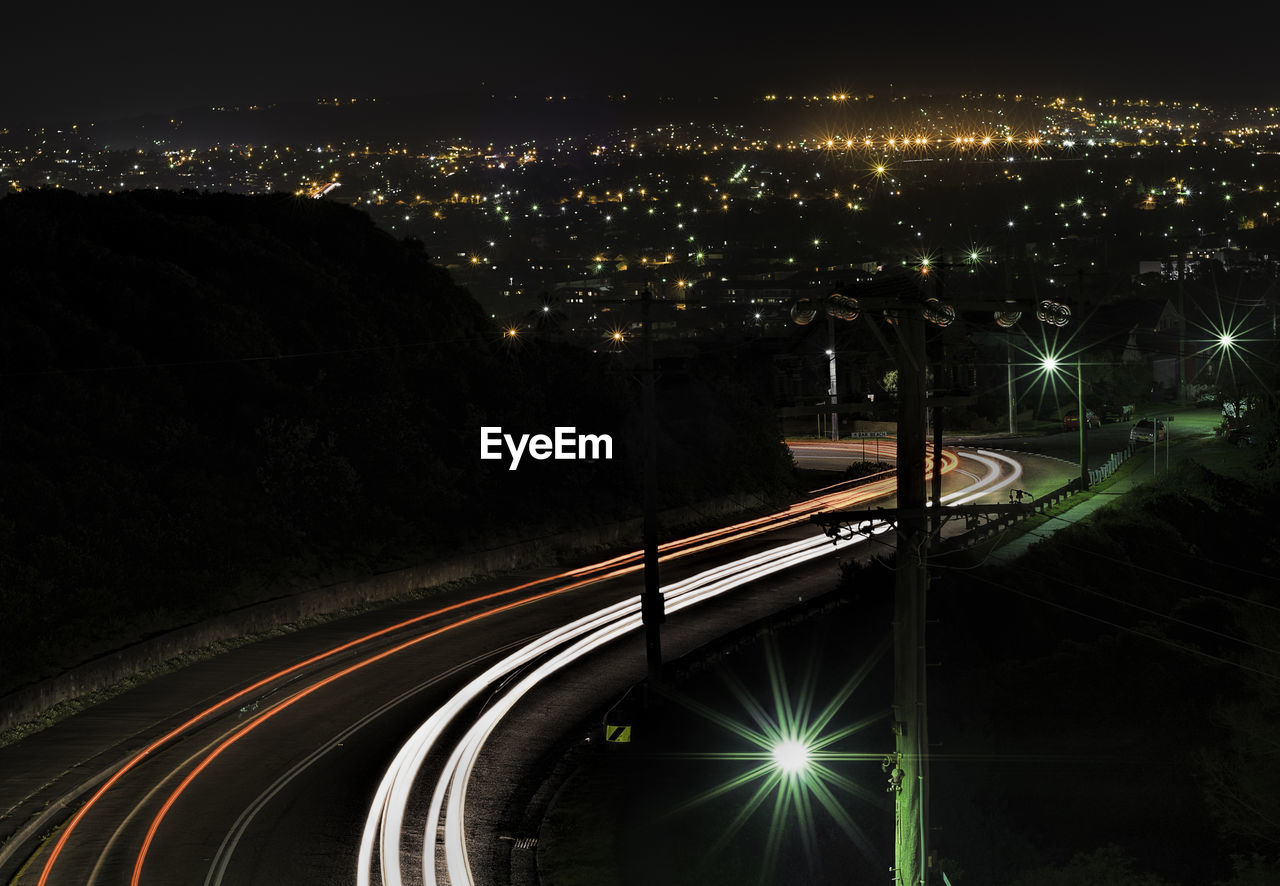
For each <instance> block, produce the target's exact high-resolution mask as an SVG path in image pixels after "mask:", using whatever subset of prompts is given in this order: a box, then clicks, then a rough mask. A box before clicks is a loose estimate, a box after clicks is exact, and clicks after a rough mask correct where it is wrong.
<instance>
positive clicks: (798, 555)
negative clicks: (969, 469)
mask: <svg viewBox="0 0 1280 886" xmlns="http://www.w3.org/2000/svg"><path fill="white" fill-rule="evenodd" d="M952 455H954V453H952ZM966 457H969V458H972V459H973V460H975V461H977V462H978V463H979V464H981V465H982V466H983V467H985V468H986V470H987V473H986V475H985V476H984V477H983V478H982V479H981V480H980V481H978V483H976V484H975V486H971V487H968V488H966V489H963V490H960V491H958V492H954V493H951V494H949V495H947V496H944V497H943V499H942V500H943V501H944V502H946V503H948V504H962V503H967V502H970V501H973V500H975V499H977V498H981V497H983V496H985V495H989V494H991V493H993V492H997V491H999V490H1000V489H1003V488H1004V487H1006V486H1008V485H1010V484H1012V483H1013V482H1015V481H1016V480H1017V479H1018V478H1019V477H1020V476H1021V471H1022V469H1021V466H1020V465H1019V464H1018V463H1017V462H1016V461H1015V460H1013V459H1011V458H1008V457H1007V456H1003V455H1000V454H998V453H993V452H988V451H985V450H984V451H981V452H980V453H979V454H967V456H966ZM956 461H957V463H958V457H957V459H956ZM1003 465H1010V466H1012V468H1013V470H1012V471H1011V472H1010V473H1009V474H1008V475H1006V476H1004V477H1002V476H1001V474H1002V473H1003ZM952 467H955V464H954V463H953V464H952ZM889 528H890V527H889V525H888V524H884V523H879V524H874V525H873V526H872V527H870V531H869V534H868V535H855V536H854V537H852V538H848V539H840V540H835V541H833V540H832V539H830V538H828V537H827V536H825V535H820V536H815V537H812V538H808V539H803V540H800V541H797V542H791V543H789V544H785V545H781V546H779V547H776V548H773V549H770V550H767V551H763V552H759V553H756V554H752V555H750V556H747V557H743V558H740V559H738V560H735V561H733V562H731V563H728V564H723V565H721V566H717V567H715V568H713V569H709V570H706V571H704V572H702V573H699V574H697V575H695V576H693V577H691V578H687V579H684V580H682V581H680V582H675V583H673V584H671V585H668V586H667V587H665V588H663V595H664V598H665V609H666V611H667V612H668V613H671V612H676V611H679V610H681V609H684V608H686V607H688V606H692V605H694V604H696V603H699V602H702V601H704V600H707V599H710V598H712V597H715V596H719V595H721V594H725V593H728V592H729V591H731V590H734V589H735V588H738V587H741V586H742V585H745V584H748V583H750V582H753V581H756V580H758V579H760V578H762V577H764V576H766V575H769V574H772V573H775V572H780V571H782V570H785V569H788V568H791V567H793V566H796V565H799V564H801V563H804V562H808V561H809V560H813V559H816V558H818V557H822V556H826V555H828V554H830V553H833V552H834V551H836V550H842V549H847V548H848V547H850V546H852V545H855V544H859V543H861V542H864V541H866V540H867V539H868V538H869V537H870V536H871V535H875V534H879V533H882V532H885V531H887V530H888V529H889ZM640 626H641V615H640V598H639V597H638V596H637V597H633V598H631V599H629V600H626V601H623V602H621V603H617V604H614V605H613V606H610V607H607V608H605V609H601V610H600V611H598V612H595V613H592V614H591V615H588V616H585V617H583V618H580V619H578V620H576V621H574V622H572V623H570V624H568V625H565V626H564V627H562V628H560V629H558V630H556V631H552V632H551V633H548V634H547V635H545V636H544V637H541V638H539V639H538V640H535V641H533V642H531V643H529V644H528V645H527V646H525V647H524V648H523V649H521V650H520V651H518V652H516V653H514V654H512V655H510V656H508V657H507V658H506V659H504V660H503V661H501V662H499V663H497V664H495V665H494V666H493V667H492V668H490V669H489V670H488V671H486V672H485V673H484V674H482V675H480V676H479V677H477V678H476V679H475V680H473V681H472V682H471V683H470V684H468V685H467V687H465V688H464V689H463V690H462V691H460V692H459V693H457V694H456V695H455V696H454V697H453V698H452V699H450V701H449V702H448V703H447V704H446V705H444V706H442V707H441V708H439V709H438V710H437V711H436V712H435V713H433V714H432V716H431V717H429V718H428V719H427V720H426V721H425V722H424V723H423V724H422V725H421V726H420V727H419V728H418V729H417V730H416V731H415V732H414V734H413V736H412V737H411V738H410V739H409V740H408V741H407V742H406V743H405V744H404V745H403V746H402V747H401V749H400V752H399V753H398V754H397V755H396V758H395V760H394V761H393V762H392V764H391V766H390V767H388V769H387V771H386V773H385V774H384V776H383V778H382V781H381V782H380V783H379V786H378V791H377V793H376V795H375V799H374V802H373V803H372V805H371V807H370V811H369V815H368V817H367V819H366V822H365V828H364V832H363V835H362V838H361V843H360V855H359V859H358V868H357V875H356V884H357V886H373V861H374V857H375V854H376V857H377V860H378V870H379V873H380V878H379V880H380V883H381V884H382V886H404V878H403V875H402V858H401V856H402V849H401V846H402V842H401V837H402V834H403V830H404V821H405V817H406V814H407V811H408V806H409V803H410V800H411V797H412V795H413V791H414V785H415V784H416V783H417V781H418V779H419V773H420V770H421V767H422V765H423V762H424V761H425V760H426V758H427V755H428V754H429V753H430V751H431V750H432V749H433V748H434V747H436V746H437V745H438V744H439V743H440V741H441V740H442V738H443V736H444V733H445V730H446V729H448V728H450V727H451V726H452V724H453V722H454V720H455V719H456V718H458V717H459V716H460V715H461V714H462V713H463V711H464V710H465V709H466V708H467V707H468V706H469V705H471V704H472V703H473V702H474V701H475V700H476V699H477V698H478V697H479V696H480V695H481V694H482V693H484V692H485V691H486V690H487V691H490V692H498V691H501V686H500V685H499V684H501V683H502V681H503V680H504V679H506V678H507V677H508V676H509V675H510V674H511V673H513V672H515V671H516V670H518V669H520V668H522V667H524V666H526V665H528V664H530V663H532V662H534V661H536V660H537V659H539V658H545V657H547V656H550V658H548V659H547V660H546V661H544V662H542V663H541V664H540V665H538V666H537V667H536V669H535V670H533V671H532V672H531V673H530V674H528V675H526V676H525V677H523V678H522V679H521V680H519V681H518V682H516V683H515V684H514V685H513V686H510V687H508V688H507V689H506V691H505V692H502V694H501V695H500V696H498V698H497V700H496V701H495V700H491V702H490V704H489V706H488V707H487V708H486V709H485V711H484V712H483V713H482V714H481V715H480V716H479V718H478V719H477V720H476V721H475V722H474V723H473V724H472V725H471V726H470V728H468V730H467V732H466V734H465V736H464V737H463V738H462V739H461V740H460V741H459V742H458V743H457V744H456V745H455V746H454V748H453V750H452V752H451V753H450V755H449V758H448V761H447V763H446V764H445V767H444V769H443V771H442V772H441V774H440V775H439V776H438V778H437V780H436V785H435V788H434V790H433V792H432V795H431V802H430V805H429V807H428V813H427V821H426V826H425V834H424V840H423V846H424V847H435V846H436V840H435V838H434V834H435V832H436V831H437V830H438V829H439V828H440V827H441V826H443V831H444V843H443V848H442V849H439V850H435V852H426V851H424V852H423V854H422V857H421V859H419V860H418V863H419V864H420V866H421V872H422V877H423V883H425V884H427V886H437V884H438V878H437V876H436V868H437V864H438V861H439V859H438V858H437V855H436V852H443V856H444V857H443V862H444V864H443V867H444V868H445V870H446V871H447V879H448V883H449V884H450V886H474V878H473V876H472V873H471V868H470V865H469V863H468V860H467V851H466V837H465V833H466V824H465V823H466V792H467V785H468V779H469V776H470V773H471V772H472V770H473V768H474V766H475V763H476V761H477V759H478V758H479V755H480V752H481V750H482V749H483V747H484V744H485V741H486V740H487V739H488V737H489V736H490V735H491V734H492V733H493V731H494V730H495V729H496V728H497V727H498V725H499V723H500V721H501V719H502V718H503V717H504V716H505V715H506V714H507V713H508V712H509V711H510V710H511V709H512V708H513V707H514V706H515V705H516V703H517V702H518V701H519V700H520V698H521V697H523V696H524V695H525V694H526V693H528V692H529V691H530V690H532V689H533V688H534V687H535V686H536V685H537V684H538V683H539V682H541V681H542V680H544V679H546V678H548V677H550V676H552V675H553V674H555V673H556V672H557V671H559V670H560V669H562V668H564V667H567V666H568V665H569V664H571V663H573V662H575V661H577V660H578V659H580V658H582V657H583V656H585V655H587V654H589V653H591V652H592V651H594V650H596V649H598V648H599V647H600V646H602V645H604V644H606V643H609V642H612V641H613V640H616V639H618V638H620V637H623V636H625V635H626V634H628V633H630V632H632V631H635V630H638V629H639V628H640ZM566 644H570V645H566ZM561 647H563V648H561ZM557 649H559V651H558V652H557V651H556V650H557ZM442 812H443V820H442V819H441V814H442Z"/></svg>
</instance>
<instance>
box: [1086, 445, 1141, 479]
mask: <svg viewBox="0 0 1280 886" xmlns="http://www.w3.org/2000/svg"><path fill="white" fill-rule="evenodd" d="M1132 455H1133V445H1132V444H1130V445H1128V446H1126V447H1125V448H1124V449H1122V450H1120V451H1119V452H1113V453H1111V457H1110V458H1109V459H1107V461H1106V463H1105V464H1103V466H1102V467H1100V468H1098V469H1097V470H1092V469H1091V470H1090V471H1089V485H1090V486H1092V485H1093V484H1094V483H1101V482H1102V481H1103V480H1105V479H1107V478H1108V477H1110V476H1111V475H1112V474H1114V473H1115V472H1116V469H1117V468H1119V467H1120V466H1121V465H1122V464H1124V463H1125V462H1126V461H1128V460H1129V458H1130V456H1132Z"/></svg>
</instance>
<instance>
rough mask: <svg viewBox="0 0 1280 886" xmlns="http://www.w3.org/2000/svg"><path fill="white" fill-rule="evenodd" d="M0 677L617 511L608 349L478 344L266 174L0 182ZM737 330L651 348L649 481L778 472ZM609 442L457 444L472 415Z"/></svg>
mask: <svg viewBox="0 0 1280 886" xmlns="http://www.w3.org/2000/svg"><path fill="white" fill-rule="evenodd" d="M0 268H3V272H2V273H3V284H4V285H3V287H2V288H3V290H4V293H5V295H4V309H5V322H4V324H3V325H2V326H0V329H2V330H3V331H2V333H0V335H2V336H3V347H0V361H2V362H0V373H2V377H3V383H2V386H0V387H2V395H0V396H2V401H0V410H2V411H0V427H2V428H3V430H2V431H0V433H2V434H3V438H2V439H3V447H2V450H0V459H2V464H3V493H4V494H3V499H2V500H0V570H2V572H0V582H2V586H0V607H2V608H3V611H4V613H5V618H4V619H3V620H0V674H3V675H4V677H3V679H0V693H2V692H4V691H7V690H10V689H12V688H14V686H16V685H21V683H23V682H27V681H30V680H31V679H34V678H38V677H42V676H47V675H49V674H52V673H55V672H57V671H58V670H61V669H64V668H66V667H68V666H70V665H73V664H75V663H76V662H78V661H81V660H83V659H85V658H87V657H91V656H92V655H93V654H95V653H97V652H100V651H102V650H104V649H107V648H111V647H114V646H119V645H124V644H127V643H128V642H131V641H133V640H136V639H137V638H139V637H141V636H143V635H145V634H147V633H149V632H155V631H158V630H163V629H167V628H170V627H173V626H175V625H178V624H182V623H186V622H189V621H191V620H194V619H198V618H200V617H202V616H205V615H207V614H209V613H212V612H216V611H220V610H224V609H227V608H229V607H233V606H236V605H243V604H244V603H247V602H252V601H254V600H257V599H261V598H263V597H264V596H272V595H277V594H279V593H281V592H282V590H284V589H288V588H290V587H301V586H314V585H315V584H317V583H322V582H323V581H325V580H327V579H331V578H332V577H350V576H354V575H359V574H363V573H367V572H372V571H379V570H383V569H387V568H393V567H397V566H403V565H407V564H410V563H415V562H421V561H423V560H426V559H429V558H430V557H432V556H433V555H438V554H440V553H442V552H450V553H453V552H457V551H459V550H465V549H469V548H484V547H492V546H493V545H495V544H500V543H503V542H507V541H512V540H515V539H517V538H520V537H528V536H537V535H542V534H546V533H547V532H550V531H554V530H556V529H564V528H572V527H574V526H582V525H588V524H591V523H595V522H599V521H600V520H602V519H617V518H621V517H626V516H630V515H632V514H634V513H635V512H636V506H637V503H638V501H639V494H638V476H637V470H636V466H637V465H638V464H639V455H638V450H639V429H640V426H641V425H640V419H639V413H638V406H637V404H638V402H639V395H638V391H637V389H636V385H637V382H636V374H635V372H634V368H635V362H636V358H635V355H633V354H628V353H622V354H613V353H600V354H597V353H593V352H589V351H583V350H580V349H575V348H570V347H567V346H558V345H553V344H546V343H539V342H537V341H532V342H531V341H523V340H522V341H521V342H519V344H518V345H514V346H513V345H510V344H509V343H506V342H504V340H503V338H502V336H501V335H500V334H499V333H498V332H497V331H495V330H494V329H493V328H492V327H491V326H490V325H489V323H488V321H487V319H486V318H485V316H484V315H483V312H482V311H481V309H480V308H479V306H478V305H477V304H476V303H475V301H474V300H473V299H471V297H470V296H469V295H468V294H467V293H466V292H465V291H464V290H462V289H460V288H458V287H457V286H455V285H454V284H453V283H452V281H451V280H450V278H449V276H448V274H447V273H446V272H445V271H444V270H442V269H440V268H439V267H437V266H436V265H434V264H432V262H431V261H430V259H429V257H428V253H427V250H426V247H425V246H424V245H423V244H421V243H419V242H416V241H411V240H410V241H398V240H396V239H394V238H393V237H391V236H389V235H388V234H386V233H384V232H382V231H380V230H379V229H377V228H376V227H375V226H374V225H373V223H372V222H371V221H370V219H369V218H368V217H367V216H365V215H364V214H362V213H360V212H358V211H356V210H353V209H350V208H347V207H343V206H340V205H336V204H331V203H328V202H325V201H314V200H301V199H298V198H294V197H291V196H283V195H271V196H258V197H245V196H236V195H229V194H195V193H180V194H179V193H171V192H133V193H127V194H120V195H114V196H98V197H84V196H77V195H73V194H70V193H65V192H59V191H42V192H34V193H32V192H28V193H23V194H18V195H11V196H9V197H6V198H5V199H3V200H0ZM747 360H749V355H748V354H738V355H734V356H730V357H723V356H721V357H718V358H716V359H715V360H714V361H710V360H701V359H698V358H685V359H682V360H680V361H675V362H673V363H670V364H668V365H664V367H663V374H662V383H661V390H660V396H659V399H660V401H661V404H662V406H661V407H660V415H661V427H662V432H661V436H660V440H661V444H660V445H661V453H662V464H663V482H662V487H663V496H664V500H665V502H666V503H683V502H687V501H692V500H696V499H698V498H702V497H706V496H711V495H718V494H723V493H727V492H733V491H743V490H747V489H753V490H772V491H779V490H782V489H785V488H786V486H787V484H788V483H789V482H790V472H791V465H790V460H789V456H788V455H787V453H786V450H785V448H784V447H783V446H782V445H781V444H780V443H779V442H778V435H777V433H776V427H775V426H774V424H773V422H772V419H771V413H770V412H769V411H768V410H767V409H765V408H764V407H763V405H762V404H761V403H759V402H757V400H756V398H755V396H754V395H753V393H752V392H751V391H749V390H747V389H746V388H745V387H743V386H742V385H741V384H740V383H738V382H736V381H734V380H733V379H735V378H737V377H742V376H744V375H746V373H745V372H744V371H742V366H741V365H739V364H740V363H742V362H743V361H747ZM490 425H496V426H502V427H503V428H504V429H506V430H508V431H509V432H512V433H515V434H517V435H518V434H521V433H531V434H532V433H550V432H551V431H552V429H553V428H554V427H556V426H574V427H577V428H578V429H579V430H580V431H583V432H589V433H594V434H611V435H612V436H613V438H614V441H615V451H614V458H613V460H612V461H597V462H586V461H575V462H558V461H542V462H538V461H534V460H532V459H529V458H525V459H524V460H523V462H522V463H521V466H520V469H519V470H518V471H509V470H507V461H505V460H504V461H481V460H480V458H479V439H480V431H479V429H480V428H481V427H482V426H490Z"/></svg>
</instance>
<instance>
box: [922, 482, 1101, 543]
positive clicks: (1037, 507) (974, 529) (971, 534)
mask: <svg viewBox="0 0 1280 886" xmlns="http://www.w3.org/2000/svg"><path fill="white" fill-rule="evenodd" d="M1079 491H1080V478H1079V477H1074V478H1072V479H1071V480H1070V481H1068V482H1067V483H1064V484H1063V485H1062V486H1059V487H1058V488H1057V489H1055V490H1053V491H1052V492H1048V493H1045V494H1044V495H1042V496H1040V497H1039V498H1037V499H1033V500H1032V501H1029V502H1015V504H1021V505H1022V506H1021V507H1019V508H1010V509H1009V510H1007V511H1004V512H1003V513H1000V514H998V515H994V516H992V517H990V518H988V519H987V520H986V522H982V523H979V524H978V525H975V526H971V527H970V528H969V529H968V530H967V531H965V532H964V533H962V534H960V535H957V536H952V537H951V538H949V539H944V540H943V542H942V546H943V550H944V551H954V550H958V549H960V548H964V547H968V546H970V545H973V544H977V543H978V542H980V541H984V540H985V539H986V538H987V537H988V536H990V535H994V534H995V533H997V532H1003V531H1004V530H1006V529H1008V528H1009V527H1010V526H1012V525H1013V524H1015V523H1017V522H1018V521H1019V520H1025V519H1026V518H1027V517H1030V516H1032V515H1033V514H1043V513H1044V512H1045V511H1047V510H1048V509H1049V508H1051V507H1053V506H1054V505H1056V504H1058V503H1059V502H1060V501H1062V500H1063V499H1066V498H1069V497H1070V496H1072V495H1075V494H1076V493H1077V492H1079Z"/></svg>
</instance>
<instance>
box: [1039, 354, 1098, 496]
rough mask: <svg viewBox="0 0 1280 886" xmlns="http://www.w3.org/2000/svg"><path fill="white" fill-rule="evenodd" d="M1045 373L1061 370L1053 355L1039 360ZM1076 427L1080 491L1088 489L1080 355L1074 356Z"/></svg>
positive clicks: (1082, 376)
mask: <svg viewBox="0 0 1280 886" xmlns="http://www.w3.org/2000/svg"><path fill="white" fill-rule="evenodd" d="M1040 365H1041V367H1042V368H1043V369H1044V371H1045V372H1047V373H1049V374H1050V375H1055V374H1056V373H1057V372H1058V370H1059V369H1061V368H1062V361H1060V360H1059V359H1058V358H1057V356H1055V355H1053V354H1046V355H1045V356H1044V357H1042V358H1041V359H1040ZM1076 427H1077V428H1079V432H1080V491H1081V492H1083V491H1084V490H1086V489H1088V488H1089V439H1088V428H1089V417H1088V413H1087V412H1085V408H1084V375H1083V373H1081V371H1080V355H1079V354H1077V355H1076Z"/></svg>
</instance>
